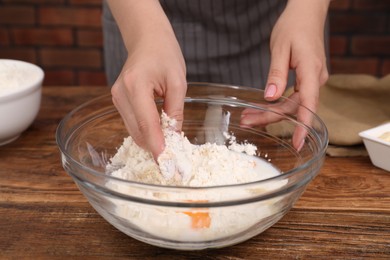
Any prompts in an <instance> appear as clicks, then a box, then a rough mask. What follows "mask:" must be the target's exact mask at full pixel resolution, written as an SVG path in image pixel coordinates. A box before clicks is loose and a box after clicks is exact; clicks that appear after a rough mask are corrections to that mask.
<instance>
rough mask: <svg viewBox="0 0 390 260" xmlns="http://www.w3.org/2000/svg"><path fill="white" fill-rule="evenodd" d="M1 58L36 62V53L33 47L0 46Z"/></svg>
mask: <svg viewBox="0 0 390 260" xmlns="http://www.w3.org/2000/svg"><path fill="white" fill-rule="evenodd" d="M0 57H1V58H2V59H14V60H23V61H28V62H31V63H37V54H36V51H35V49H34V48H3V47H2V48H0Z"/></svg>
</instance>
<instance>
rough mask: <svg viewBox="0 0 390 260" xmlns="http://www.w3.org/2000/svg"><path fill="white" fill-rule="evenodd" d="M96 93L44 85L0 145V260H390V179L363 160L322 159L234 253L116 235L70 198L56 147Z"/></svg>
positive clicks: (75, 195)
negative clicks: (300, 189) (31, 118)
mask: <svg viewBox="0 0 390 260" xmlns="http://www.w3.org/2000/svg"><path fill="white" fill-rule="evenodd" d="M104 93H109V90H108V89H107V88H105V87H45V88H44V91H43V100H42V106H41V110H40V112H39V115H38V117H37V119H36V120H35V122H34V123H33V124H32V126H31V127H30V128H29V129H28V130H27V131H26V132H24V133H23V134H22V136H21V137H20V138H19V139H18V140H16V141H15V142H13V143H11V144H8V145H5V146H2V147H0V230H1V235H0V259H57V258H59V259H62V258H67V259H86V258H87V259H89V258H96V259H112V258H122V259H313V258H320V259H321V258H323V259H325V258H326V259H362V258H366V259H390V173H389V172H386V171H383V170H381V169H378V168H376V167H374V166H373V165H372V164H371V162H370V160H369V158H368V157H354V158H330V157H328V158H326V160H325V163H324V166H323V168H322V170H321V172H320V174H319V175H318V176H317V177H316V179H315V180H314V181H313V182H312V183H311V184H310V185H309V186H308V188H307V190H306V191H305V193H304V194H303V196H302V197H301V198H300V200H299V201H298V202H297V204H296V205H295V206H294V208H293V209H292V210H290V212H289V213H288V214H287V215H286V216H285V217H284V218H283V219H282V220H280V221H279V222H278V223H276V224H275V225H274V226H272V227H271V228H269V229H268V230H267V231H265V232H264V233H262V234H260V235H258V236H256V237H254V238H252V239H250V240H248V241H246V242H243V243H241V244H238V245H235V246H231V247H227V248H222V249H214V250H204V251H193V252H187V251H175V250H168V249H163V248H158V247H154V246H150V245H147V244H144V243H142V242H139V241H137V240H134V239H132V238H130V237H128V236H127V235H125V234H123V233H121V232H120V231H118V230H117V229H115V228H114V227H113V226H111V225H110V224H109V223H107V222H106V221H105V220H104V219H103V218H102V217H100V215H99V214H97V213H96V212H95V211H94V209H93V208H92V207H91V206H90V205H89V204H88V202H87V201H86V199H85V198H84V197H83V195H82V194H81V193H80V192H79V191H78V189H77V187H76V186H75V184H74V183H73V181H72V180H71V178H70V177H69V176H68V175H67V174H66V172H65V171H64V170H63V168H62V166H61V161H60V153H59V151H58V148H57V145H56V142H55V131H56V127H57V125H58V123H59V121H60V120H61V119H62V118H63V117H64V116H65V115H66V114H67V113H68V112H69V111H70V110H71V109H73V108H74V107H76V106H77V105H80V104H82V103H84V102H85V101H87V100H90V99H91V98H93V97H96V96H99V95H101V94H104ZM2 123H3V122H2Z"/></svg>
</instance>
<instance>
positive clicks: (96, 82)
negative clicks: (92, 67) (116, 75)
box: [78, 71, 107, 86]
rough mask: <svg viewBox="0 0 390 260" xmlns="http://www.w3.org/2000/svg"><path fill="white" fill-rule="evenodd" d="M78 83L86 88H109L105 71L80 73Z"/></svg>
mask: <svg viewBox="0 0 390 260" xmlns="http://www.w3.org/2000/svg"><path fill="white" fill-rule="evenodd" d="M78 83H79V85H84V86H107V79H106V74H105V73H104V72H103V71H79V72H78Z"/></svg>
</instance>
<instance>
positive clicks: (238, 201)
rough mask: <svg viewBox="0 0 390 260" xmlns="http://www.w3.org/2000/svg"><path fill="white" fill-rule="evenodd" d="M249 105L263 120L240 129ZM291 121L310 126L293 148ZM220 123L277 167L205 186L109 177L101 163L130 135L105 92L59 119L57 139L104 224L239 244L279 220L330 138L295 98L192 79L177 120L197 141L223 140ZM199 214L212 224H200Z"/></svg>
mask: <svg viewBox="0 0 390 260" xmlns="http://www.w3.org/2000/svg"><path fill="white" fill-rule="evenodd" d="M156 104H157V106H158V108H159V109H160V110H161V108H162V100H161V99H156ZM215 108H217V109H216V111H220V112H218V113H220V114H221V116H220V117H219V118H220V119H218V116H217V117H214V118H216V120H222V121H221V122H218V121H217V122H216V123H215V124H211V125H210V124H205V120H206V119H207V118H206V117H207V116H208V113H207V111H210V109H215ZM248 108H250V109H254V110H256V111H258V112H261V115H262V116H263V118H266V119H269V120H268V122H267V123H266V124H265V123H262V125H261V126H253V127H241V126H240V117H241V113H242V111H243V110H244V109H248ZM286 108H290V109H291V110H293V111H296V110H297V109H298V110H299V111H302V110H305V111H306V113H310V114H312V118H313V120H312V123H311V125H310V126H309V125H304V124H302V123H300V122H298V121H297V119H296V116H294V114H293V113H292V114H289V113H287V110H286ZM282 111H285V112H282ZM226 114H230V118H229V120H226ZM224 115H225V116H224ZM221 125H223V127H221ZM297 127H300V128H301V129H305V131H306V132H307V137H306V139H305V143H304V145H303V147H302V149H301V150H300V151H299V152H298V151H297V150H296V149H295V148H294V147H293V145H292V142H291V140H292V134H293V132H294V129H296V128H297ZM224 130H227V131H229V132H233V133H234V135H235V136H236V138H237V140H238V141H239V142H244V141H247V142H249V143H252V144H255V145H256V146H257V147H258V154H257V156H258V157H259V158H262V159H264V160H266V161H267V162H269V163H271V164H272V165H273V166H274V167H276V168H277V169H279V170H280V172H281V174H280V175H278V176H276V177H272V178H268V179H264V180H260V181H256V182H252V183H246V184H239V185H226V186H209V187H173V186H159V185H151V184H145V183H137V182H132V181H127V180H123V179H119V178H115V177H113V176H111V175H110V173H109V172H108V171H107V170H106V165H107V163H109V159H110V158H111V157H112V156H113V155H114V154H115V153H116V152H117V149H118V148H119V147H120V146H121V144H122V142H123V139H124V138H125V137H127V136H128V133H127V131H126V129H125V127H124V124H123V122H122V120H121V117H120V115H119V113H118V112H117V110H116V109H115V107H114V106H113V104H112V100H111V96H110V95H106V96H102V97H99V98H96V99H94V100H91V101H89V102H87V103H85V104H84V105H81V106H80V107H78V108H76V109H74V110H73V111H72V112H71V113H69V114H68V115H67V116H66V117H65V118H64V119H63V120H62V121H61V123H60V124H59V126H58V129H57V133H56V138H57V144H58V146H59V149H60V151H61V154H62V164H63V167H64V169H65V170H66V172H67V173H68V174H69V175H70V176H71V177H72V178H73V180H74V181H75V183H76V184H77V186H78V187H79V189H80V191H81V192H82V193H83V194H84V195H85V196H86V198H87V199H88V201H89V202H90V204H91V205H92V206H93V207H94V208H95V209H96V211H97V212H98V213H99V214H100V215H102V216H103V217H104V218H105V219H106V220H107V221H108V222H109V223H111V224H112V225H114V226H115V227H116V228H118V229H119V230H121V231H122V232H124V233H126V234H127V235H129V236H131V237H133V238H135V239H138V240H140V241H143V242H146V243H149V244H152V245H156V246H160V247H166V248H173V249H179V250H200V249H205V248H218V247H225V246H229V245H233V244H236V243H239V242H242V241H245V240H247V239H249V238H251V237H253V236H256V235H258V234H260V233H261V232H263V231H264V230H266V229H267V228H269V227H270V226H272V225H273V224H274V223H276V222H277V221H278V220H279V219H280V218H282V217H283V216H284V215H285V214H286V213H287V212H288V210H289V209H290V208H291V207H292V206H293V205H294V203H295V202H296V201H297V199H298V198H299V197H300V196H301V194H302V192H303V191H304V189H305V187H306V186H307V184H308V183H309V182H310V181H311V180H313V178H314V177H315V176H316V174H317V173H318V172H319V170H320V168H321V166H322V163H323V160H324V155H325V150H326V147H327V143H328V134H327V130H326V127H325V125H324V124H323V122H322V121H321V120H320V119H319V118H318V117H317V116H316V115H315V114H313V113H312V112H310V111H309V110H306V108H303V107H301V106H299V105H298V104H296V103H295V102H293V101H292V100H289V99H286V98H282V99H280V100H279V101H277V102H273V103H270V102H266V101H265V100H264V99H263V91H261V90H257V89H253V88H245V87H235V86H225V85H217V84H209V83H191V84H189V87H188V91H187V97H186V99H185V111H184V123H183V131H184V133H185V135H186V136H187V137H188V139H189V140H190V141H191V142H192V143H197V144H202V143H204V142H206V141H208V142H212V141H213V138H214V139H215V141H216V142H221V139H220V137H221V135H218V134H215V133H218V131H219V132H221V131H224ZM210 133H212V135H210ZM210 136H211V137H210ZM213 136H214V137H213ZM205 137H207V138H205ZM222 141H223V140H222ZM226 174H229V172H226ZM191 198H202V199H201V200H199V199H196V200H192V199H191ZM202 221H203V222H204V221H206V222H208V224H209V225H203V226H202ZM199 223H200V224H201V225H200V227H199V225H197V224H199ZM206 226H207V227H206Z"/></svg>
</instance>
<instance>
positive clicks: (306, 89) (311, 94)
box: [293, 66, 320, 151]
mask: <svg viewBox="0 0 390 260" xmlns="http://www.w3.org/2000/svg"><path fill="white" fill-rule="evenodd" d="M307 68H308V69H307V70H302V71H299V70H297V77H299V79H300V80H299V81H298V84H299V86H298V88H299V98H300V103H301V106H300V107H299V108H298V113H297V120H298V122H299V123H301V124H302V125H301V126H298V127H297V128H296V130H295V132H294V136H293V145H294V147H295V148H296V149H297V150H298V151H300V150H301V149H302V147H303V145H304V142H305V138H306V136H307V128H306V127H307V126H309V127H310V126H311V125H312V119H313V113H315V111H316V110H317V104H318V96H319V88H320V72H318V71H316V70H315V69H312V68H314V66H308V67H307ZM303 71H304V73H303ZM301 75H304V77H303V76H301ZM305 126H306V127H305Z"/></svg>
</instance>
